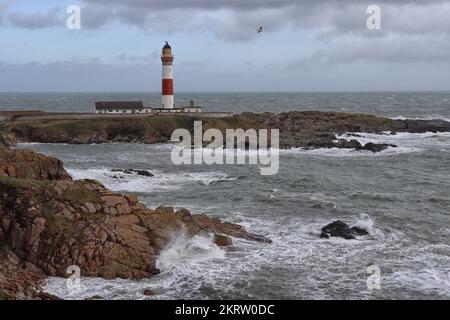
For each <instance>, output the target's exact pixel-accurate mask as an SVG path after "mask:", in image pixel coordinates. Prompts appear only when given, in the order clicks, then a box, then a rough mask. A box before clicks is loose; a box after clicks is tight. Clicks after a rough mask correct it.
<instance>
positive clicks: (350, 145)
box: [337, 139, 362, 150]
mask: <svg viewBox="0 0 450 320" xmlns="http://www.w3.org/2000/svg"><path fill="white" fill-rule="evenodd" d="M337 147H338V148H344V149H356V150H359V149H362V145H361V143H359V141H358V140H350V141H347V140H345V139H340V140H339V141H338V143H337Z"/></svg>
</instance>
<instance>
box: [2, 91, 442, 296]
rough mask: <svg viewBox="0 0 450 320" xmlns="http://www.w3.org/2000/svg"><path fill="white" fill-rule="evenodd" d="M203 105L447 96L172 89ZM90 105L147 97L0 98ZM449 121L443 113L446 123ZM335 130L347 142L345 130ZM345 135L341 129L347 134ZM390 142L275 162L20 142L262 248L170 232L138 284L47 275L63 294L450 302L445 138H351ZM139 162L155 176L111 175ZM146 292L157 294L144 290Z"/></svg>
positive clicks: (379, 104) (22, 103) (288, 106)
mask: <svg viewBox="0 0 450 320" xmlns="http://www.w3.org/2000/svg"><path fill="white" fill-rule="evenodd" d="M191 99H192V100H194V101H195V102H196V104H198V105H201V106H203V107H204V108H205V110H208V111H231V112H234V113H241V112H245V111H249V112H266V111H267V112H285V111H295V110H299V111H300V110H320V111H339V112H352V113H368V114H374V115H379V116H384V117H389V118H395V119H406V118H414V119H450V92H379V93H362V92H353V93H352V92H348V93H179V94H177V95H176V101H177V104H178V105H183V104H187V102H188V101H189V100H191ZM99 100H143V101H144V102H145V103H146V104H147V105H152V106H155V105H158V103H159V94H158V93H0V110H20V109H22V110H23V109H27V110H29V109H33V110H44V111H58V112H66V111H67V112H91V111H93V105H94V102H95V101H99ZM449 121H450V120H449ZM343 138H346V136H343ZM353 138H354V137H352V139H353ZM357 139H359V140H360V141H361V142H364V143H366V142H377V143H381V142H383V143H390V144H395V145H397V146H398V148H389V149H387V150H385V151H382V152H381V153H377V154H373V153H371V152H367V151H352V150H341V149H316V150H303V149H291V150H280V159H279V164H280V169H279V172H278V174H276V175H273V176H262V175H261V174H260V170H259V168H258V166H255V165H248V164H247V165H225V164H224V165H206V164H204V165H182V166H177V165H175V164H173V163H172V161H171V153H172V151H173V148H174V146H173V145H171V144H159V145H143V144H131V143H130V144H104V145H66V144H37V143H31V144H22V145H20V147H22V148H27V149H32V150H35V151H38V152H41V153H44V154H47V155H51V156H56V157H58V158H60V159H61V160H63V161H64V163H65V167H66V169H67V170H68V172H69V173H70V174H71V175H72V176H73V177H74V178H75V179H85V178H95V179H98V180H100V181H101V182H103V183H104V184H105V185H106V186H107V187H108V188H110V189H112V190H114V191H117V192H120V193H131V194H136V195H138V196H139V197H140V199H141V200H142V202H143V203H145V204H146V205H147V206H148V207H150V208H155V207H157V206H159V205H165V206H174V207H175V208H187V209H189V210H190V211H192V212H193V213H205V214H208V215H210V216H212V217H218V218H220V219H223V220H224V221H228V222H233V223H238V224H241V225H243V226H244V227H245V228H247V229H248V230H249V231H251V232H254V233H259V234H262V235H265V236H266V237H268V238H270V239H272V240H273V243H272V244H263V243H255V242H251V241H247V240H240V239H233V242H234V245H233V246H232V247H229V248H227V249H223V248H219V247H217V246H216V245H215V244H214V243H213V239H212V238H211V237H206V236H197V237H194V238H188V237H186V236H185V235H184V234H179V235H174V236H173V239H172V241H171V243H170V244H169V245H168V246H167V248H165V249H164V251H163V252H162V253H161V255H160V256H159V258H158V262H157V267H158V268H159V269H160V270H161V273H160V274H159V275H157V276H155V277H153V278H151V279H144V280H139V281H136V280H122V279H116V280H104V279H100V278H85V277H82V278H81V284H80V286H78V287H73V286H68V284H67V280H66V279H62V278H49V279H48V280H47V283H46V285H45V290H46V291H48V292H50V293H53V294H55V295H58V296H61V297H63V298H66V299H86V298H90V297H92V296H97V297H102V298H104V299H157V300H158V299H199V300H200V299H327V300H329V299H358V300H359V299H363V300H366V299H368V300H370V299H450V133H431V132H428V133H421V134H409V133H398V134H396V135H376V134H364V133H363V134H361V137H360V138H357ZM129 168H132V169H146V170H149V171H150V172H152V173H153V174H154V176H153V177H142V176H138V175H134V174H122V175H121V176H120V177H119V179H117V177H115V176H116V174H117V173H113V172H112V170H114V169H129ZM335 220H341V221H344V222H346V223H348V224H349V225H351V226H358V227H360V228H363V229H365V230H367V231H368V233H369V234H368V235H367V236H363V237H359V238H358V239H356V240H344V239H339V238H331V239H321V238H320V237H319V236H320V230H321V228H322V227H324V226H325V225H327V224H328V223H331V222H333V221H335ZM144 290H152V291H153V292H155V293H156V295H155V296H153V297H147V296H144V295H143V291H144Z"/></svg>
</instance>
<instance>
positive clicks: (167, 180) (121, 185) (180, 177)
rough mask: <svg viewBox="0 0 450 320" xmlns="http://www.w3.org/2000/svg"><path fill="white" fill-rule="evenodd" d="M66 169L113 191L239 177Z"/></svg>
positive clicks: (178, 186)
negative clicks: (100, 183)
mask: <svg viewBox="0 0 450 320" xmlns="http://www.w3.org/2000/svg"><path fill="white" fill-rule="evenodd" d="M67 171H68V172H69V174H70V175H71V176H72V177H73V178H74V179H77V180H78V179H96V180H99V181H100V182H102V183H103V184H104V185H105V186H106V187H107V188H109V189H111V190H113V191H127V192H152V191H156V190H158V191H173V190H179V189H182V188H183V187H185V186H187V185H190V184H193V183H197V184H200V185H204V186H210V185H214V184H216V183H219V182H225V181H234V180H237V179H239V177H232V176H228V175H227V174H226V173H223V172H181V173H166V172H162V171H158V170H155V171H151V173H152V174H153V175H154V176H153V177H144V176H139V175H137V174H125V173H121V172H120V173H117V172H112V171H111V169H110V168H99V169H86V170H83V169H73V168H72V169H70V168H69V169H67Z"/></svg>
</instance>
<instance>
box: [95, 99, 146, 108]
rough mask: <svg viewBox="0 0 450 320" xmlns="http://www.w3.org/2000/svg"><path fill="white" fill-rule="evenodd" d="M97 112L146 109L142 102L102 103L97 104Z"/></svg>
mask: <svg viewBox="0 0 450 320" xmlns="http://www.w3.org/2000/svg"><path fill="white" fill-rule="evenodd" d="M95 109H97V110H141V109H144V103H143V102H142V101H100V102H96V103H95Z"/></svg>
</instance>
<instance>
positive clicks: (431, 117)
mask: <svg viewBox="0 0 450 320" xmlns="http://www.w3.org/2000/svg"><path fill="white" fill-rule="evenodd" d="M390 119H392V120H426V121H430V120H442V121H447V122H450V118H445V117H442V116H429V117H422V118H411V117H405V116H396V117H392V118H390Z"/></svg>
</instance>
